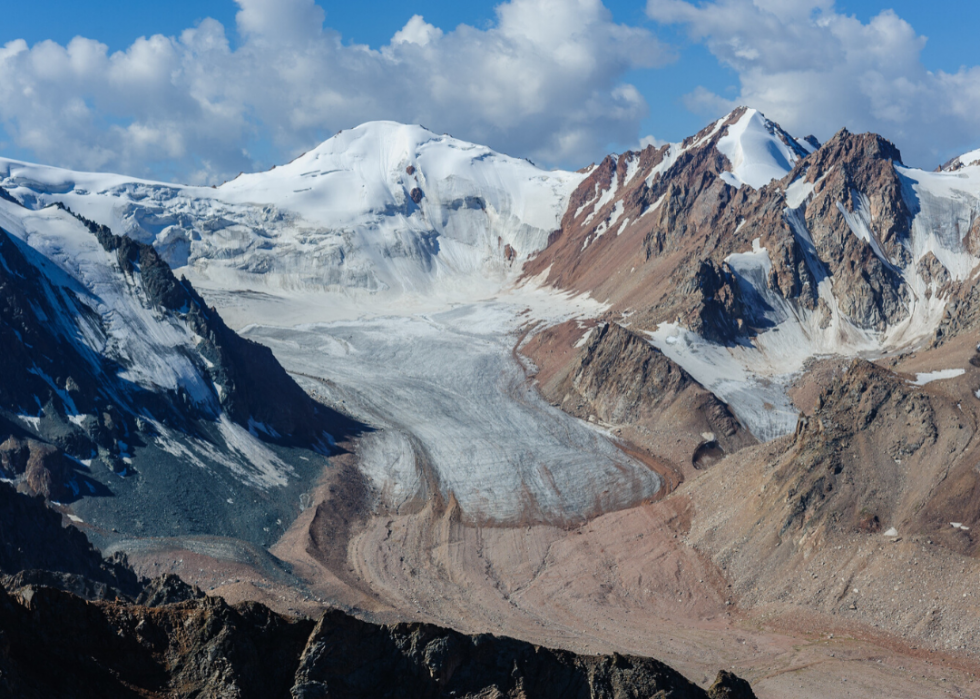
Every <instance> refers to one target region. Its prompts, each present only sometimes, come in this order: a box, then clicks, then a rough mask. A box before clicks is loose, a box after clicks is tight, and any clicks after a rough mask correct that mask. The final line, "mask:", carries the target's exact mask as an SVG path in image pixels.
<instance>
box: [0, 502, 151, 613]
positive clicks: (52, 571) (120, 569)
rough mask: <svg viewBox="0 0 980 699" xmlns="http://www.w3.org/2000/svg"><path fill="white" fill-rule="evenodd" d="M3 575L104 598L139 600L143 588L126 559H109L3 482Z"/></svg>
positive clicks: (0, 546)
mask: <svg viewBox="0 0 980 699" xmlns="http://www.w3.org/2000/svg"><path fill="white" fill-rule="evenodd" d="M24 571H28V572H24ZM42 571H43V572H42ZM0 574H4V575H13V576H17V575H20V578H19V581H20V582H22V583H24V584H28V583H30V584H44V585H49V586H52V587H58V588H61V589H66V590H70V591H72V592H74V593H76V594H79V595H82V596H85V597H89V596H90V595H91V596H92V597H93V598H98V599H105V598H114V597H115V596H117V595H122V596H130V597H135V596H136V595H137V594H139V592H140V590H141V589H142V585H141V584H140V581H139V580H138V579H137V577H136V575H135V574H134V573H133V571H132V570H131V569H130V568H129V567H128V565H127V564H126V560H125V557H117V558H115V559H111V560H105V559H103V558H102V554H101V553H99V551H98V550H97V549H95V548H94V547H93V546H92V545H91V544H90V543H89V541H88V539H87V538H86V536H85V535H84V534H83V533H82V532H80V531H79V530H78V529H76V528H75V527H71V526H69V527H63V526H62V521H61V515H60V514H58V513H57V512H55V511H53V510H51V509H49V508H48V507H46V506H45V504H44V500H43V498H40V497H29V496H27V495H22V494H19V493H17V492H16V491H15V490H14V488H13V486H11V485H9V484H8V483H0Z"/></svg>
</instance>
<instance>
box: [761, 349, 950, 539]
mask: <svg viewBox="0 0 980 699" xmlns="http://www.w3.org/2000/svg"><path fill="white" fill-rule="evenodd" d="M932 401H933V399H932V398H931V397H930V396H929V395H928V394H927V393H925V392H924V391H922V390H921V389H918V388H916V387H913V386H909V385H908V384H906V383H905V382H904V381H903V380H901V379H900V378H899V377H897V376H895V375H894V374H893V373H892V372H890V371H888V370H887V369H883V368H881V367H879V366H876V365H874V364H871V363H869V362H866V361H864V360H855V361H854V362H853V363H852V364H851V365H850V367H849V368H848V371H847V373H846V374H843V375H842V376H840V377H838V378H837V380H835V381H834V382H833V383H832V384H831V385H830V386H828V387H827V389H826V390H825V391H824V393H823V395H822V396H821V397H820V405H821V407H820V408H819V409H818V410H817V411H816V412H815V413H814V414H813V415H812V416H810V417H805V418H801V422H800V425H799V427H798V430H797V437H796V444H795V447H794V449H792V450H791V452H790V455H791V456H790V458H787V459H786V460H785V462H784V465H783V466H782V467H781V468H780V469H779V470H778V471H777V472H776V474H775V477H774V483H781V484H784V485H783V492H785V493H786V499H785V503H786V504H785V505H784V506H783V509H784V512H785V519H784V521H783V524H782V526H781V528H780V535H782V534H784V533H785V532H787V531H789V530H791V529H793V530H799V529H802V528H803V527H804V526H806V527H809V528H813V527H817V526H818V525H821V524H823V525H825V526H828V527H832V528H835V529H839V530H842V531H855V530H864V531H869V530H872V529H874V527H873V526H869V524H868V519H869V517H870V518H875V517H877V518H878V520H879V521H887V522H891V521H894V520H895V519H896V516H897V515H898V511H897V510H898V508H899V506H900V501H901V499H902V492H901V487H896V486H898V485H899V484H900V483H901V480H902V479H903V475H902V474H903V472H904V471H905V470H906V469H903V468H902V464H904V463H906V462H908V461H909V460H910V459H911V458H912V457H913V456H914V455H916V454H920V456H921V455H924V454H925V452H927V451H928V450H929V449H930V448H932V447H933V446H934V445H935V444H936V442H937V439H938V437H939V432H938V428H937V425H936V411H935V409H934V408H933V405H932ZM881 425H888V429H887V432H885V433H879V434H875V435H874V438H875V442H876V444H875V446H876V447H877V448H878V449H883V450H884V452H885V453H884V454H882V455H881V456H882V457H884V458H878V459H864V460H862V461H860V462H858V461H856V460H853V461H852V460H851V459H850V458H848V457H849V456H850V453H849V451H850V449H851V448H852V444H851V442H852V440H854V439H855V438H856V436H857V435H858V434H859V433H861V432H863V431H865V430H871V429H874V428H876V427H879V426H881ZM924 450H925V451H924ZM885 484H888V486H889V487H883V486H885ZM872 521H873V520H872Z"/></svg>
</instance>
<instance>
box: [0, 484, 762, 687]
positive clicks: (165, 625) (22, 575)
mask: <svg viewBox="0 0 980 699" xmlns="http://www.w3.org/2000/svg"><path fill="white" fill-rule="evenodd" d="M0 504H2V507H0V534H2V538H3V543H4V548H3V549H2V550H0V566H2V572H4V573H6V574H7V575H6V577H4V578H3V587H0V695H3V696H10V697H14V696H16V697H21V698H23V699H31V698H34V697H38V698H40V697H52V696H58V697H78V698H84V697H99V698H100V699H102V698H105V697H175V696H178V697H199V696H210V697H241V698H242V699H245V698H248V697H256V698H257V699H258V698H261V699H268V698H272V697H293V698H294V699H319V698H324V697H364V698H365V699H367V698H368V697H372V698H374V697H440V696H457V697H466V696H469V697H477V696H479V697H555V698H556V699H557V698H558V697H562V698H565V697H641V696H642V697H654V696H655V697H663V698H664V699H667V698H676V699H687V698H691V699H695V698H698V697H711V698H712V699H721V698H722V697H724V698H726V699H737V698H745V699H748V698H750V697H754V696H755V695H754V694H753V692H752V690H751V688H750V687H749V685H748V684H747V683H746V682H745V681H743V680H741V679H739V678H737V677H735V676H734V675H731V674H729V673H727V672H722V673H720V674H719V676H718V679H717V680H716V682H715V683H714V685H713V686H712V687H711V688H710V689H708V690H707V691H705V690H702V689H701V688H699V687H697V686H696V685H694V684H693V683H691V682H689V681H688V680H686V679H685V678H684V677H682V676H681V675H680V674H678V673H677V672H675V671H674V670H672V669H671V668H669V667H667V666H666V665H664V664H663V663H660V662H658V661H656V660H653V659H650V658H639V657H630V656H621V655H613V656H580V655H575V654H573V653H569V652H566V651H560V650H550V649H547V648H542V647H540V646H535V645H532V644H529V643H525V642H522V641H518V640H514V639H510V638H502V637H496V636H491V635H488V634H483V635H477V636H466V635H463V634H460V633H457V632H455V631H452V630H449V629H443V628H439V627H436V626H431V625H427V624H396V625H392V626H379V625H376V624H371V623H368V622H364V621H360V620H358V619H356V618H354V617H352V616H349V615H347V614H345V613H343V612H340V611H336V610H330V611H326V612H324V614H323V615H322V616H321V617H320V618H319V619H318V620H313V619H309V618H290V617H286V616H282V615H280V614H276V613H275V612H272V611H271V610H269V609H268V608H267V607H265V606H263V605H261V604H256V603H252V602H246V603H243V604H238V605H234V606H232V605H229V604H227V603H226V602H225V601H224V600H222V599H221V598H219V597H208V596H207V595H205V594H204V593H203V592H202V591H201V590H199V589H197V588H194V587H191V586H189V585H187V584H185V583H183V582H182V581H181V580H180V579H179V578H177V577H176V576H165V577H162V578H157V579H155V580H153V581H146V580H142V581H138V580H137V579H136V576H135V575H133V573H132V571H131V570H129V569H128V567H127V566H126V563H125V560H124V559H117V560H114V561H102V559H101V556H100V555H99V554H98V552H97V551H96V550H95V549H93V548H92V547H91V546H90V545H89V543H88V541H87V539H86V538H85V536H84V535H83V534H82V533H81V532H79V531H77V530H76V529H74V528H72V527H68V528H65V529H63V528H61V525H60V518H59V516H58V515H57V514H56V513H54V512H52V511H50V510H48V509H47V508H46V507H45V505H44V504H43V501H42V500H41V499H40V498H30V497H27V496H24V495H20V494H17V493H15V492H14V491H13V488H12V487H10V486H9V485H7V484H0ZM39 566H48V567H50V568H51V569H50V570H37V569H36V567H39ZM20 567H30V568H31V569H29V570H17V569H18V568H20ZM66 590H71V591H70V592H69V591H66ZM130 595H133V597H130ZM134 597H135V599H134ZM86 598H88V599H86ZM52 668H57V672H52V671H51V669H52Z"/></svg>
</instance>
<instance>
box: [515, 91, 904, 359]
mask: <svg viewBox="0 0 980 699" xmlns="http://www.w3.org/2000/svg"><path fill="white" fill-rule="evenodd" d="M743 113H744V110H737V111H736V112H733V113H732V114H731V115H730V116H729V117H728V118H727V120H725V121H724V122H721V123H718V124H715V125H711V126H709V127H708V128H707V129H705V130H704V131H702V132H701V133H700V134H698V135H697V136H695V137H693V138H691V139H688V140H687V141H685V142H684V144H682V145H681V149H680V150H679V149H678V147H677V146H664V147H661V148H659V149H655V148H653V147H652V146H651V147H648V148H647V149H646V150H644V151H642V152H640V153H633V152H630V153H625V154H623V155H622V156H619V158H618V159H613V158H611V157H610V158H607V159H606V160H604V161H603V162H602V163H601V164H600V165H599V166H598V167H596V168H595V169H593V170H592V171H591V173H590V174H589V177H588V178H587V179H586V180H585V181H584V182H583V183H582V184H581V185H580V187H579V188H578V189H577V190H576V192H575V193H574V195H573V196H572V199H571V202H570V205H569V208H568V210H567V213H566V215H565V218H564V219H563V221H562V227H561V231H560V233H559V235H557V236H556V237H555V239H554V242H553V244H552V245H550V246H549V248H548V249H546V250H545V251H544V252H542V253H541V254H540V255H539V256H538V257H537V258H535V259H534V260H532V261H531V262H529V263H528V266H527V268H526V270H527V274H528V275H529V276H533V275H538V274H541V273H542V272H544V271H546V270H548V281H549V282H550V283H551V284H554V285H556V286H558V287H560V288H564V289H574V290H576V291H588V292H592V293H594V294H595V295H596V296H597V297H598V298H608V299H609V300H610V302H611V303H612V304H613V311H614V312H616V311H623V312H625V311H630V312H631V316H630V317H631V322H633V323H634V324H635V325H636V326H638V327H640V328H641V329H644V330H652V329H654V328H655V327H656V326H657V325H658V324H660V323H664V322H679V323H680V324H682V325H684V326H686V327H687V328H688V329H690V330H692V331H694V332H697V333H698V334H699V335H701V336H703V337H705V338H707V339H709V340H712V341H715V342H721V343H732V342H734V341H735V340H736V338H738V337H746V336H749V335H751V334H752V333H753V332H755V331H757V330H760V329H764V328H765V327H767V326H768V320H767V319H768V314H769V313H770V311H771V309H766V308H765V304H759V303H749V302H748V301H747V300H746V298H745V292H746V289H747V288H748V287H747V286H746V281H745V280H742V279H740V278H739V275H738V274H737V273H735V272H734V271H733V270H732V269H731V268H730V267H729V266H728V265H727V261H728V260H729V258H730V256H731V255H733V254H738V253H744V252H747V251H751V250H756V251H759V250H764V251H765V253H766V255H767V257H768V262H767V264H768V273H767V276H766V278H765V280H764V285H765V286H764V288H763V289H761V290H760V289H758V288H756V289H754V290H752V293H753V294H758V293H759V292H760V291H770V292H772V293H773V294H774V295H775V296H776V298H781V299H785V300H786V301H787V302H789V304H790V305H791V306H792V307H796V308H798V309H800V311H806V312H813V311H816V310H817V309H818V306H819V301H820V299H819V298H818V285H819V283H820V281H821V280H822V279H825V278H827V277H829V278H830V281H831V285H832V287H831V288H832V291H833V294H834V296H835V298H836V300H837V308H838V310H839V312H840V313H841V314H842V315H843V317H844V318H845V319H846V320H848V321H849V322H851V323H853V324H854V325H855V326H857V327H859V328H863V329H868V330H874V331H882V330H884V329H885V327H886V326H889V325H894V324H895V323H898V322H900V321H901V320H903V319H904V318H906V317H907V316H908V301H909V291H908V289H907V287H906V285H905V282H904V279H903V277H902V269H903V268H904V267H906V266H907V265H908V264H909V263H910V261H911V260H910V255H909V252H908V247H907V243H908V241H909V236H910V225H911V221H912V212H911V211H910V210H909V207H908V205H907V203H906V201H905V197H904V195H903V185H902V180H901V177H900V176H899V175H898V173H897V172H896V170H895V167H894V165H895V164H900V163H901V154H900V153H899V152H898V150H897V149H896V148H895V147H894V146H893V145H892V144H891V143H889V142H887V141H885V140H884V139H882V138H881V137H879V136H875V135H871V134H864V135H854V134H851V133H849V132H847V131H846V130H843V131H841V132H839V133H838V134H837V135H835V136H834V137H833V138H832V139H830V140H829V141H828V142H827V143H826V144H824V145H823V146H822V147H820V148H819V149H817V150H816V151H815V152H813V153H811V154H809V155H807V154H806V152H805V151H803V150H802V148H801V147H800V146H799V144H796V143H795V141H793V144H794V146H795V148H798V149H800V152H799V153H798V160H797V161H796V163H795V165H794V166H793V168H792V170H791V171H790V172H789V174H788V175H786V176H785V178H784V179H782V180H781V181H779V180H777V181H775V182H773V183H771V184H768V185H765V186H763V187H762V188H761V189H758V190H757V189H754V188H752V187H750V186H748V185H742V186H740V187H738V188H736V187H735V186H733V184H732V179H731V176H730V173H731V171H732V168H733V164H732V163H730V162H729V161H728V159H727V157H726V156H725V155H723V154H722V152H721V151H720V150H719V143H720V142H721V140H722V139H723V138H725V137H726V136H727V134H728V133H729V129H731V128H734V127H733V125H734V124H735V123H736V122H738V120H739V119H740V118H741V117H742V115H743ZM772 128H773V133H774V134H775V135H780V134H782V135H783V136H785V137H784V138H783V141H784V142H787V143H788V140H787V139H789V137H788V135H785V134H783V132H782V130H781V129H778V127H777V126H775V125H773V127H772ZM789 140H791V139H789ZM791 185H793V186H794V187H795V188H796V190H802V191H804V192H805V195H804V196H801V197H798V199H797V198H796V197H797V196H798V195H793V197H791V195H790V194H788V193H787V192H788V190H789V189H790V186H791ZM791 198H792V199H793V201H792V202H790V199H791ZM613 229H615V230H613ZM607 230H609V231H612V232H607ZM753 241H755V244H753ZM824 308H826V312H828V313H829V312H831V309H830V308H829V307H828V306H827V305H826V303H824ZM825 327H826V326H825Z"/></svg>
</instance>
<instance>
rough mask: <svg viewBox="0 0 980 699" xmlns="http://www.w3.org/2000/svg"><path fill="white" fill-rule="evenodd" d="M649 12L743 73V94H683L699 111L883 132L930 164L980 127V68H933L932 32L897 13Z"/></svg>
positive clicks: (653, 2) (771, 4) (798, 7)
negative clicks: (745, 112) (741, 112)
mask: <svg viewBox="0 0 980 699" xmlns="http://www.w3.org/2000/svg"><path fill="white" fill-rule="evenodd" d="M647 14H648V16H649V17H650V18H651V19H654V20H657V21H659V22H665V23H677V24H683V25H686V27H687V29H688V31H689V32H690V34H691V36H692V38H694V39H695V40H698V41H703V42H704V43H705V44H706V45H707V47H708V48H709V49H710V50H711V52H712V53H713V54H714V55H715V56H716V57H717V58H718V59H719V60H720V61H721V62H722V63H724V64H725V65H727V66H730V67H731V68H733V69H734V70H735V71H737V73H738V76H739V80H740V82H741V93H740V94H739V96H738V98H737V99H735V100H728V99H725V98H723V97H720V96H718V95H715V94H713V93H711V92H709V91H708V90H707V89H705V88H703V87H699V88H697V89H695V90H694V91H693V92H692V93H690V94H689V95H688V96H687V98H686V100H685V104H686V105H687V106H688V107H689V108H690V109H692V110H694V111H700V112H706V113H709V114H712V115H717V114H719V113H722V112H723V111H724V110H725V109H727V108H730V106H731V105H732V104H736V103H737V104H748V105H750V106H753V107H756V108H758V109H761V110H762V111H764V112H765V113H766V115H767V116H769V117H770V118H772V119H775V120H776V121H779V122H780V123H781V125H782V126H783V127H784V128H786V129H788V130H790V131H791V132H794V133H797V134H800V135H803V134H808V133H816V134H817V135H818V136H820V137H821V138H826V137H827V136H829V135H831V134H832V133H833V132H835V131H836V130H838V129H839V128H841V127H843V126H846V127H848V128H849V129H851V130H852V131H875V132H877V133H881V134H883V135H884V136H886V137H888V138H890V139H891V140H893V141H895V142H896V144H897V145H898V146H899V147H900V148H901V149H902V152H903V156H904V158H905V160H906V162H908V163H910V164H916V165H920V166H930V167H931V166H935V165H936V164H938V163H939V161H940V159H942V158H944V157H946V156H947V155H950V154H951V152H958V150H962V149H964V148H966V147H967V146H970V145H972V144H974V143H975V141H976V138H977V134H978V133H980V109H978V107H980V68H970V69H967V68H962V69H960V71H959V72H958V73H955V74H950V73H945V72H942V71H939V72H930V71H928V70H926V68H925V67H924V66H923V64H922V61H921V58H920V56H921V52H922V49H923V48H924V47H925V44H926V39H925V37H922V36H919V35H918V34H916V32H915V30H914V29H913V28H912V26H911V25H909V23H908V22H906V21H905V20H903V19H902V18H901V17H899V16H898V15H897V14H895V13H894V12H893V11H891V10H885V11H884V12H882V13H880V14H879V15H877V16H876V17H874V18H872V19H871V20H870V21H869V22H868V23H862V22H861V21H860V20H858V19H856V18H855V17H852V16H847V15H844V14H841V13H838V12H837V11H836V9H835V6H834V2H833V1H832V0H754V1H753V0H714V1H713V2H705V3H699V4H694V3H692V2H686V1H684V0H648V3H647Z"/></svg>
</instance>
